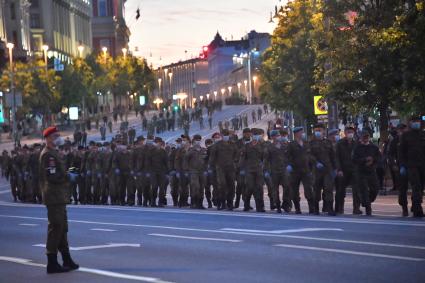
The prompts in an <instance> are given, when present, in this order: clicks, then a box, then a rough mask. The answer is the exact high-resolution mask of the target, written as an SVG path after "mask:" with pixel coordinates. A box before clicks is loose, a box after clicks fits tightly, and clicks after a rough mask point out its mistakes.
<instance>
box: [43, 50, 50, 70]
mask: <svg viewBox="0 0 425 283" xmlns="http://www.w3.org/2000/svg"><path fill="white" fill-rule="evenodd" d="M41 48H42V49H43V54H44V65H45V67H46V71H47V50H49V46H47V45H43V46H42V47H41Z"/></svg>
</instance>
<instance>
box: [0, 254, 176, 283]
mask: <svg viewBox="0 0 425 283" xmlns="http://www.w3.org/2000/svg"><path fill="white" fill-rule="evenodd" d="M0 261H7V262H12V263H17V264H22V265H27V266H36V267H44V268H45V267H46V265H45V264H41V263H36V262H32V261H31V260H29V259H25V258H18V257H7V256H0ZM76 271H79V272H85V273H91V274H96V275H102V276H106V277H112V278H119V279H127V280H133V281H140V282H149V283H172V282H170V281H164V280H162V279H159V278H155V277H146V276H137V275H131V274H125V273H118V272H112V271H107V270H102V269H94V268H87V267H80V268H79V269H77V270H76Z"/></svg>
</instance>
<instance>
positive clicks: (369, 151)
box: [353, 143, 381, 174]
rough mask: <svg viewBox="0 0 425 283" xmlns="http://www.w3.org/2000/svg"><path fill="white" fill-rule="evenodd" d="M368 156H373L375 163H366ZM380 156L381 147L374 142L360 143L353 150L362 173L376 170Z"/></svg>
mask: <svg viewBox="0 0 425 283" xmlns="http://www.w3.org/2000/svg"><path fill="white" fill-rule="evenodd" d="M368 156H371V157H372V158H373V163H372V164H371V165H370V166H368V165H366V158H367V157H368ZM380 158H381V153H380V152H379V148H378V147H377V146H376V145H374V144H373V143H369V144H368V145H364V144H358V145H357V146H356V147H355V148H354V151H353V162H354V164H355V165H356V166H357V170H358V172H360V173H369V174H370V173H374V172H376V166H377V165H378V162H379V161H380Z"/></svg>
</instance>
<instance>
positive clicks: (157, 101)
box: [153, 97, 164, 110]
mask: <svg viewBox="0 0 425 283" xmlns="http://www.w3.org/2000/svg"><path fill="white" fill-rule="evenodd" d="M163 102H164V101H163V100H162V99H161V98H159V97H157V98H156V99H155V100H154V101H153V103H154V104H155V105H156V108H157V109H158V110H159V105H161V103H163Z"/></svg>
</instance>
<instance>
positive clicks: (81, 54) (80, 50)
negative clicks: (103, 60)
mask: <svg viewBox="0 0 425 283" xmlns="http://www.w3.org/2000/svg"><path fill="white" fill-rule="evenodd" d="M83 52H84V46H83V45H79V46H78V55H79V56H80V58H83Z"/></svg>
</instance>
